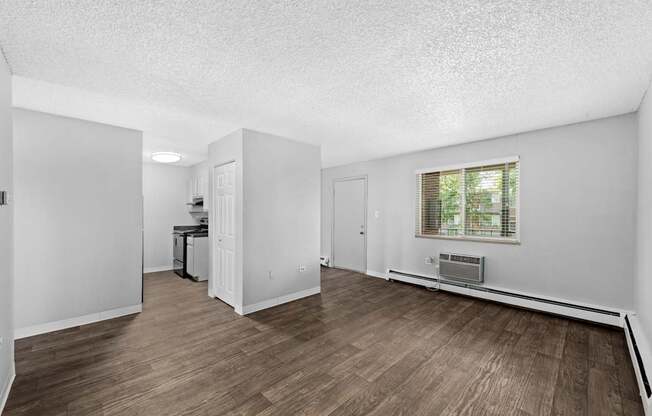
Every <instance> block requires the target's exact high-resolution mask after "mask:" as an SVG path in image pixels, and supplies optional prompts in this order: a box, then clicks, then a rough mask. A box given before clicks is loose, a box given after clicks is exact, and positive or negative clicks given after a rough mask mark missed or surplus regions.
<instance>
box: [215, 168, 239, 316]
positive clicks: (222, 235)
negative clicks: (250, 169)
mask: <svg viewBox="0 0 652 416" xmlns="http://www.w3.org/2000/svg"><path fill="white" fill-rule="evenodd" d="M213 183H214V186H215V193H214V194H215V200H214V208H215V219H214V221H213V224H212V227H213V230H214V234H213V235H214V247H215V252H214V253H213V270H214V272H213V275H214V283H213V284H214V287H213V291H214V293H215V296H216V297H218V298H220V299H221V300H222V301H224V302H225V303H228V304H229V305H231V306H234V305H233V288H234V287H235V162H232V163H228V164H226V165H221V166H217V167H215V169H214V176H213Z"/></svg>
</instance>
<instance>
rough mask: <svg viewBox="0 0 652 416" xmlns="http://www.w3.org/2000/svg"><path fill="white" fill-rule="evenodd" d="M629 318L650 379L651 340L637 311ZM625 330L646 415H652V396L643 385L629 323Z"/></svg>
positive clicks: (630, 314)
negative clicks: (649, 396) (642, 326)
mask: <svg viewBox="0 0 652 416" xmlns="http://www.w3.org/2000/svg"><path fill="white" fill-rule="evenodd" d="M627 318H628V320H629V325H630V327H631V328H632V333H633V334H634V339H635V340H636V346H637V348H638V352H639V354H640V355H641V360H642V361H643V367H644V368H645V373H646V375H647V377H648V380H649V378H650V377H651V376H652V373H650V371H652V349H651V348H650V344H649V340H648V339H647V337H646V336H645V334H644V333H643V331H642V330H641V326H640V323H639V320H638V316H636V313H634V312H630V313H628V314H627ZM624 331H625V339H626V340H627V349H628V350H629V358H630V359H631V360H632V366H633V367H634V373H636V381H637V383H638V389H639V393H640V395H641V401H642V402H643V410H644V411H645V415H646V416H650V415H652V398H648V397H647V392H646V391H645V386H644V385H643V377H642V374H641V369H640V368H639V365H638V358H637V357H636V352H635V351H634V340H633V339H632V337H631V336H630V333H629V330H628V328H627V325H625V327H624Z"/></svg>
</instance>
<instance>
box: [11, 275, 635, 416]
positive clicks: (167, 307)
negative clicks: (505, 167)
mask: <svg viewBox="0 0 652 416" xmlns="http://www.w3.org/2000/svg"><path fill="white" fill-rule="evenodd" d="M16 366H17V373H18V376H17V378H16V381H15V383H14V387H13V389H12V392H11V395H10V398H9V401H8V403H7V407H6V410H5V414H6V415H7V416H13V415H39V416H44V415H57V416H59V415H156V416H164V415H185V416H191V415H192V416H198V415H284V416H285V415H296V414H302V415H333V416H334V415H364V414H369V415H471V414H473V415H519V416H523V415H587V416H588V415H591V416H594V415H627V416H631V415H641V414H642V409H641V405H640V401H639V398H638V389H637V386H636V382H635V379H634V373H633V369H632V365H631V362H630V361H629V358H628V354H627V351H626V346H625V340H624V336H623V333H622V331H617V330H613V329H608V328H604V327H600V326H596V325H590V324H586V323H580V322H576V321H571V320H567V319H562V318H558V317H553V316H549V315H544V314H539V313H534V312H530V311H525V310H520V309H515V308H511V307H507V306H503V305H498V304H495V303H490V302H484V301H481V300H475V299H470V298H465V297H461V296H456V295H452V294H447V293H443V292H438V293H432V292H428V291H426V290H424V289H422V288H418V287H414V286H409V285H404V284H400V283H389V282H385V281H383V280H381V279H376V278H370V277H366V276H363V275H360V274H356V273H352V272H347V271H341V270H334V269H330V270H324V271H322V294H321V295H318V296H312V297H310V298H306V299H302V300H299V301H296V302H292V303H289V304H286V305H282V306H279V307H276V308H272V309H269V310H265V311H260V312H258V313H255V314H252V315H250V316H247V317H241V316H238V315H236V314H235V313H234V312H233V310H232V309H231V308H229V307H227V306H226V305H224V304H223V303H221V302H219V301H216V300H212V299H209V298H208V297H207V295H206V283H193V282H189V281H186V280H182V279H179V278H178V277H176V276H175V275H174V274H172V273H171V272H162V273H156V274H150V275H147V277H146V278H145V305H144V311H143V313H142V314H139V315H134V316H129V317H123V318H118V319H113V320H110V321H104V322H100V323H96V324H92V325H86V326H82V327H77V328H72V329H67V330H64V331H59V332H56V333H51V334H46V335H40V336H36V337H32V338H27V339H23V340H19V341H17V342H16Z"/></svg>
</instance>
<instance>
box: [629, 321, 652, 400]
mask: <svg viewBox="0 0 652 416" xmlns="http://www.w3.org/2000/svg"><path fill="white" fill-rule="evenodd" d="M625 327H626V328H627V333H628V334H629V339H630V340H631V341H632V348H633V349H634V355H635V356H636V365H637V366H638V370H639V372H640V375H641V381H642V382H643V386H644V387H645V395H646V396H647V398H648V399H649V398H650V397H652V389H651V388H650V381H649V380H648V378H647V374H646V373H645V366H644V365H643V358H642V357H641V352H640V351H639V349H638V345H636V338H635V337H634V331H632V325H631V324H630V323H629V317H628V316H627V315H625Z"/></svg>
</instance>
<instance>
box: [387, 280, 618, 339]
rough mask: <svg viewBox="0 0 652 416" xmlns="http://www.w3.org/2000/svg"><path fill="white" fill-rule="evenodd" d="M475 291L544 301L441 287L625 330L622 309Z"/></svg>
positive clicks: (419, 282) (429, 284)
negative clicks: (602, 311)
mask: <svg viewBox="0 0 652 416" xmlns="http://www.w3.org/2000/svg"><path fill="white" fill-rule="evenodd" d="M400 273H406V274H410V275H414V276H421V277H424V278H426V279H434V278H435V276H429V275H423V274H418V273H412V272H404V271H400ZM385 277H386V278H387V279H390V278H391V279H392V280H398V281H402V282H407V283H412V284H416V285H421V286H426V287H434V286H436V282H432V281H428V280H424V279H419V278H418V277H411V276H405V275H399V274H394V273H390V272H389V270H388V271H387V272H386V273H385ZM442 282H446V280H442ZM468 286H473V285H468ZM475 287H477V288H480V289H490V290H497V291H503V292H510V293H512V294H515V295H519V296H523V297H535V298H539V299H541V301H537V300H533V299H525V298H523V297H518V296H510V295H507V294H498V293H492V292H489V291H483V290H477V289H474V288H471V287H460V286H455V285H449V284H446V283H442V284H441V285H440V290H442V291H446V292H452V293H457V294H460V295H464V296H470V297H474V298H480V299H486V300H491V301H494V302H500V303H505V304H508V305H512V306H518V307H521V308H527V309H533V310H537V311H541V312H547V313H551V314H555V315H562V316H568V317H570V318H576V319H583V320H585V321H592V322H598V323H602V324H607V325H612V326H616V327H620V328H622V327H623V319H624V316H625V313H626V311H622V310H619V309H614V308H608V307H602V306H598V305H589V304H586V303H581V302H574V301H569V300H567V299H559V298H552V297H550V296H540V295H534V294H530V293H525V292H521V291H517V290H511V289H504V288H497V287H491V286H489V285H477V286H475ZM546 301H548V302H554V303H548V302H546ZM563 304H568V305H574V306H579V307H582V308H589V309H595V310H604V311H608V312H610V313H613V315H612V314H605V313H600V312H594V311H592V310H584V309H578V308H574V307H572V306H564V305H563Z"/></svg>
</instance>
